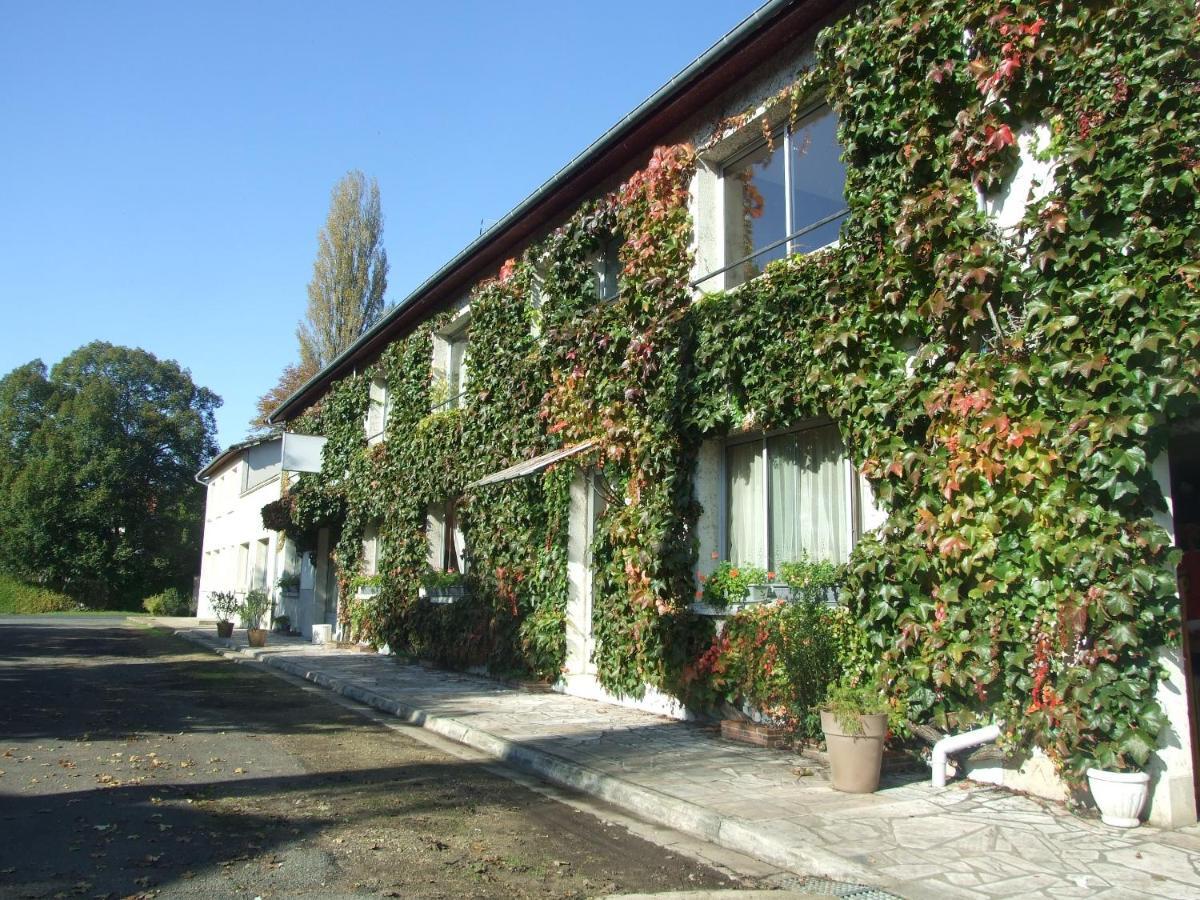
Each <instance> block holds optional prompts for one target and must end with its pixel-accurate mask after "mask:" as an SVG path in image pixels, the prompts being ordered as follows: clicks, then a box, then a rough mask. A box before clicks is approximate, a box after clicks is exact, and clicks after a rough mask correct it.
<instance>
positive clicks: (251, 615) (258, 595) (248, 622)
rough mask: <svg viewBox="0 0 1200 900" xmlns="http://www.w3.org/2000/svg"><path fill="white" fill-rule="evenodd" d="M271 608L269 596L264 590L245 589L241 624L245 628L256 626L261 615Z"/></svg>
mask: <svg viewBox="0 0 1200 900" xmlns="http://www.w3.org/2000/svg"><path fill="white" fill-rule="evenodd" d="M270 608H271V598H270V597H268V596H267V594H266V591H260V590H257V589H255V590H252V591H246V599H245V600H243V601H242V608H241V615H242V624H243V625H244V626H246V627H247V628H258V627H259V625H260V623H261V622H262V620H263V616H265V615H266V614H267V611H268V610H269V609H270Z"/></svg>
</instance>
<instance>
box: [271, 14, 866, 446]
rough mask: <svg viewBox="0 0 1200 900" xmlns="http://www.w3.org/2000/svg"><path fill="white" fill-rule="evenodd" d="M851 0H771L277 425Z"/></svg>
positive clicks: (519, 210)
mask: <svg viewBox="0 0 1200 900" xmlns="http://www.w3.org/2000/svg"><path fill="white" fill-rule="evenodd" d="M852 5H853V0H768V2H767V3H765V4H764V5H763V6H761V7H760V8H759V9H757V10H755V11H754V12H753V13H751V14H750V15H749V16H748V17H747V18H746V19H744V20H743V21H742V22H741V23H739V24H738V25H737V26H736V27H735V28H734V29H733V30H732V31H730V32H729V33H728V34H726V35H725V36H724V37H723V38H721V39H720V40H719V41H717V43H715V44H714V45H713V46H712V47H710V48H709V49H708V50H707V51H705V52H704V53H703V54H701V55H700V56H699V57H697V58H696V59H695V60H694V61H693V62H691V63H690V64H689V65H688V66H686V67H685V68H684V69H683V70H682V71H681V72H680V73H679V74H678V75H676V76H675V77H674V78H672V79H671V80H670V81H669V82H667V84H665V85H663V87H661V88H659V89H658V90H657V91H655V92H654V94H652V95H651V96H650V97H649V98H647V99H646V100H645V101H644V102H643V103H641V105H639V106H638V107H637V108H636V109H634V110H633V111H632V112H631V113H629V114H628V115H627V116H625V117H624V118H622V119H621V120H620V121H619V122H617V124H616V125H614V126H613V127H612V128H610V129H609V130H608V131H607V132H605V133H604V134H603V135H602V136H601V137H600V138H599V139H597V140H596V141H595V142H593V143H592V144H591V145H590V146H589V147H587V148H586V149H585V150H584V151H583V152H582V153H580V154H579V155H578V156H576V157H575V158H574V159H573V160H571V161H570V162H569V163H567V165H566V166H564V167H563V168H562V169H560V170H559V171H558V172H557V173H556V174H555V175H554V176H553V177H552V178H550V179H549V180H548V181H547V182H546V183H545V184H543V185H542V186H541V187H539V188H538V189H537V190H536V191H534V192H533V193H532V194H530V195H529V196H528V197H527V198H526V199H525V200H523V201H522V202H521V203H520V204H519V205H518V206H517V207H516V208H514V209H513V210H512V211H511V212H509V213H508V214H507V215H506V216H505V217H504V218H502V219H501V220H500V221H499V222H497V223H496V224H495V225H493V226H492V227H491V228H489V229H488V230H487V231H485V232H484V233H483V234H481V235H480V236H479V237H478V238H477V239H476V240H474V241H473V242H471V243H470V244H469V245H468V246H467V247H466V248H464V249H463V250H462V252H460V253H459V254H458V255H456V256H455V257H454V258H453V259H451V260H450V261H449V262H448V263H446V264H445V265H444V266H442V267H441V268H440V269H438V271H437V272H435V273H434V274H433V275H432V276H430V277H429V278H428V279H426V280H425V281H424V282H423V283H422V284H421V285H419V286H418V287H417V288H416V289H415V290H414V291H412V293H410V294H409V295H408V296H407V297H405V298H404V299H403V300H402V301H400V303H398V304H397V305H396V306H395V307H393V308H392V309H391V310H390V311H389V312H388V313H387V315H385V316H384V317H383V318H382V319H380V321H379V322H377V323H376V324H375V326H374V327H372V328H371V329H370V330H368V331H367V332H366V333H365V334H363V335H362V337H360V338H359V339H358V340H357V341H355V342H354V343H353V344H352V345H351V346H350V347H348V348H347V349H346V350H345V351H343V352H342V353H341V354H339V355H338V356H337V357H336V358H335V359H334V360H333V361H332V362H330V363H329V364H328V365H327V366H325V368H324V369H322V370H321V371H320V372H318V373H317V374H316V375H314V376H313V377H312V378H311V379H309V380H308V381H307V382H306V383H305V384H304V385H302V386H301V387H300V388H299V390H297V391H296V392H295V393H293V394H292V395H291V396H290V397H288V398H287V400H285V401H284V402H283V403H282V404H281V405H280V406H279V408H278V409H276V410H275V411H274V412H273V413H271V415H270V417H269V419H268V421H269V422H271V423H272V424H277V423H280V422H286V421H288V420H289V419H292V418H295V417H296V416H298V415H300V414H301V413H302V412H304V410H305V409H307V408H308V407H309V406H311V405H312V404H313V403H315V402H316V401H317V400H318V399H320V397H321V396H322V395H323V394H324V393H325V391H326V390H327V389H328V387H329V385H330V384H331V383H332V382H334V381H336V380H338V379H340V378H344V377H345V376H347V375H349V374H351V373H352V372H354V371H356V370H357V369H359V368H362V367H365V366H367V365H369V364H370V363H371V362H373V361H374V360H375V359H376V358H377V357H378V356H379V355H380V353H382V352H383V350H384V348H385V347H386V346H387V345H388V344H389V343H391V342H392V341H393V340H396V339H397V338H399V337H402V336H404V335H405V334H407V333H408V332H409V331H411V330H412V329H413V327H415V326H416V325H417V324H418V323H419V322H420V321H422V320H423V319H425V318H426V317H427V316H429V315H430V314H432V313H434V312H436V311H437V310H438V309H440V308H442V307H443V306H445V305H447V304H448V303H450V302H451V301H452V300H454V299H455V298H456V297H459V296H461V295H462V294H463V293H465V292H466V291H467V290H469V289H470V288H471V287H473V286H474V285H475V284H476V283H477V282H479V281H480V280H482V279H483V278H485V277H487V276H488V275H489V274H495V272H496V271H498V270H499V268H500V266H501V264H502V263H503V261H504V260H505V259H507V258H509V257H511V256H516V255H517V254H519V253H520V252H521V251H522V250H523V249H524V247H525V245H527V244H528V243H529V242H530V241H532V240H534V239H536V238H537V237H538V236H540V235H541V234H542V233H543V232H544V231H545V230H547V229H548V228H550V227H553V226H554V225H555V224H557V223H558V220H559V219H561V218H562V217H564V216H565V215H567V214H569V211H570V210H571V209H573V208H574V207H575V206H577V205H578V204H579V203H580V202H581V201H582V200H583V199H585V198H586V197H588V196H589V195H591V194H593V193H594V192H596V191H598V190H600V189H601V188H602V187H603V186H605V185H606V184H608V183H610V182H611V181H612V180H613V179H614V178H617V177H619V176H623V175H625V174H627V173H628V171H629V170H630V169H631V168H632V167H633V166H634V165H635V164H637V163H639V162H642V161H644V159H645V158H646V157H647V156H648V154H649V153H650V151H651V150H652V149H653V148H654V147H655V146H656V145H658V144H661V143H663V142H664V140H666V139H667V137H668V136H669V135H671V134H673V133H675V132H676V131H677V130H678V129H679V128H681V127H682V126H684V125H685V124H686V123H687V122H688V121H689V120H690V119H691V118H692V117H693V116H695V115H697V114H699V113H701V112H703V110H704V108H705V107H706V106H707V105H709V104H711V103H712V102H714V101H715V100H716V99H718V98H719V96H720V95H721V94H722V93H723V92H724V91H726V90H728V89H729V88H730V87H731V86H732V85H735V84H736V83H737V82H738V81H739V80H740V79H741V78H743V77H745V76H746V75H748V74H750V73H751V72H753V71H754V69H756V68H757V67H759V66H761V65H762V64H763V63H764V62H766V61H768V60H770V59H771V57H772V56H773V55H774V54H776V53H778V52H779V51H780V50H782V49H783V48H784V47H785V46H786V45H787V44H788V43H789V42H791V41H793V40H794V39H796V38H797V37H798V36H800V35H802V34H804V33H805V32H807V31H808V30H809V29H811V28H812V26H814V25H815V24H817V23H818V22H819V21H820V20H821V19H822V18H823V17H825V16H828V15H829V14H830V13H831V12H833V11H834V10H835V9H837V8H839V7H843V6H852Z"/></svg>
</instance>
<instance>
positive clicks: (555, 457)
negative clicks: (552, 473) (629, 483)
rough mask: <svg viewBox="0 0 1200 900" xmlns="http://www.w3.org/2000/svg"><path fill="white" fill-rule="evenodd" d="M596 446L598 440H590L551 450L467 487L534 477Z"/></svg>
mask: <svg viewBox="0 0 1200 900" xmlns="http://www.w3.org/2000/svg"><path fill="white" fill-rule="evenodd" d="M594 446H596V439H595V438H589V439H588V440H586V441H584V442H583V443H582V444H576V445H575V446H573V447H563V448H562V449H560V450H551V451H550V452H549V453H543V454H542V455H541V456H535V457H534V458H533V459H527V460H525V461H524V462H519V463H516V464H515V465H511V466H509V467H508V468H507V469H501V470H500V471H499V472H493V473H492V474H491V475H485V476H484V477H483V478H480V479H479V480H478V481H476V482H474V483H472V484H469V485H467V487H468V488H477V487H483V486H484V485H487V484H499V483H500V482H502V481H512V480H513V479H514V478H524V477H525V476H526V475H533V474H535V473H537V472H540V471H542V470H543V469H546V468H549V467H550V466H552V465H554V464H555V463H556V462H559V461H561V460H564V459H566V458H567V457H569V456H574V455H575V454H576V453H582V452H583V451H584V450H590V449H591V448H592V447H594Z"/></svg>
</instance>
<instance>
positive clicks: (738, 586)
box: [692, 562, 767, 616]
mask: <svg viewBox="0 0 1200 900" xmlns="http://www.w3.org/2000/svg"><path fill="white" fill-rule="evenodd" d="M766 577H767V573H766V570H765V569H759V568H756V567H754V566H736V565H734V564H733V563H731V562H723V563H721V564H720V565H719V566H717V568H716V569H715V570H714V571H713V573H712V574H711V575H709V576H708V577H707V578H705V577H704V576H703V575H702V576H700V581H701V582H702V583H703V584H704V590H703V591H702V592H701V595H700V602H699V603H693V604H692V611H693V612H696V613H699V614H700V615H702V616H725V615H729V614H732V613H735V612H737V611H738V609H739V608H740V607H741V605H742V604H744V603H745V602H746V601H747V595H748V594H749V592H750V590H751V585H754V584H757V583H760V582H763V581H765V580H766Z"/></svg>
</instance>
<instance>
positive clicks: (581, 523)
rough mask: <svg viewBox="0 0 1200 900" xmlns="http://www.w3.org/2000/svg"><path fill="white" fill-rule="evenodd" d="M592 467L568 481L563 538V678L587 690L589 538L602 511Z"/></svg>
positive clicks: (591, 663) (591, 677)
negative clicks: (567, 511) (565, 534)
mask: <svg viewBox="0 0 1200 900" xmlns="http://www.w3.org/2000/svg"><path fill="white" fill-rule="evenodd" d="M601 477H603V476H599V475H597V474H596V473H595V472H594V471H593V470H590V469H589V470H586V471H578V472H576V473H575V478H574V480H573V481H572V482H571V513H570V524H569V527H568V538H567V659H566V666H565V669H566V671H565V672H564V673H563V674H564V680H565V681H566V684H567V688H568V690H572V691H574V690H582V691H585V692H586V691H587V690H588V688H590V687H591V686H592V685H594V684H595V681H596V663H595V660H594V659H593V658H592V657H593V655H594V652H595V649H596V641H595V637H594V635H593V633H592V613H593V595H594V582H595V572H594V570H593V566H592V542H593V539H594V538H595V535H596V522H597V521H598V520H599V518H600V516H602V515H603V514H604V498H603V496H602V494H601V492H600V490H599V489H598V487H599V485H598V479H600V478H601Z"/></svg>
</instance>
